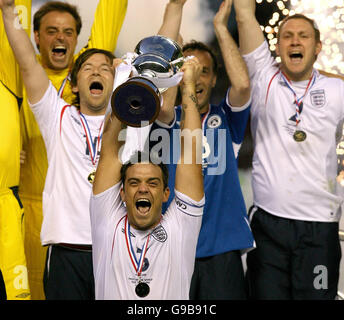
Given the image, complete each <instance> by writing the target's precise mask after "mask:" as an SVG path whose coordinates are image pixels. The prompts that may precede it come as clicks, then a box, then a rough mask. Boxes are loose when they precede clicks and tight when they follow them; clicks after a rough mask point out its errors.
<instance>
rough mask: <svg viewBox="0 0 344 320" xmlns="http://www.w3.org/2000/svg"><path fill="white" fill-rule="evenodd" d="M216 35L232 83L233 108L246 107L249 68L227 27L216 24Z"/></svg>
mask: <svg viewBox="0 0 344 320" xmlns="http://www.w3.org/2000/svg"><path fill="white" fill-rule="evenodd" d="M215 34H216V37H217V39H218V43H219V46H220V49H221V53H222V57H223V60H224V64H225V68H226V72H227V75H228V78H229V80H230V83H231V89H230V97H229V98H230V102H231V105H232V106H233V107H235V106H238V107H240V106H242V105H244V104H245V103H246V102H247V101H248V99H249V98H250V79H249V75H248V71H247V66H246V64H245V61H244V60H243V58H242V56H241V54H240V52H239V49H238V47H237V44H236V43H235V41H234V40H233V38H232V36H231V35H230V33H229V31H228V29H227V26H225V25H217V24H215Z"/></svg>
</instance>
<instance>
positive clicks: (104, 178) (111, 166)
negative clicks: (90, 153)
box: [93, 112, 125, 195]
mask: <svg viewBox="0 0 344 320" xmlns="http://www.w3.org/2000/svg"><path fill="white" fill-rule="evenodd" d="M122 129H125V127H124V125H123V124H122V123H121V122H120V121H119V120H118V119H117V118H116V116H115V115H114V114H112V112H111V113H110V114H108V116H107V117H106V120H105V126H104V131H103V138H102V147H101V151H100V158H99V163H98V167H97V171H96V176H95V179H94V183H93V194H94V195H96V194H99V193H102V192H103V191H105V190H107V189H109V188H111V187H112V186H114V185H115V184H117V183H118V182H119V181H120V180H121V174H120V171H121V167H122V163H121V160H120V155H119V152H120V149H121V147H122V145H123V144H124V139H120V138H119V137H120V133H121V130H122ZM121 140H123V141H121Z"/></svg>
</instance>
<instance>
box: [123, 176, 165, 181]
mask: <svg viewBox="0 0 344 320" xmlns="http://www.w3.org/2000/svg"><path fill="white" fill-rule="evenodd" d="M131 181H135V182H139V181H141V179H139V178H129V179H128V182H131ZM152 181H158V182H160V181H161V179H160V178H158V177H151V178H148V179H147V182H152Z"/></svg>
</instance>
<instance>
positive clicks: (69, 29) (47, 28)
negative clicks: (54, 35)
mask: <svg viewBox="0 0 344 320" xmlns="http://www.w3.org/2000/svg"><path fill="white" fill-rule="evenodd" d="M45 29H46V30H58V29H59V28H58V27H54V26H47V27H46V28H45ZM63 31H75V29H74V28H64V29H63Z"/></svg>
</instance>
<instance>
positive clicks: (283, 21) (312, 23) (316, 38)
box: [277, 13, 320, 42]
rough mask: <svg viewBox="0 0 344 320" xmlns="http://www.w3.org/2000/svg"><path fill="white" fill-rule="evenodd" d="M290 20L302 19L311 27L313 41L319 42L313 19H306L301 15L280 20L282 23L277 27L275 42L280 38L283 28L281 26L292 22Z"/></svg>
mask: <svg viewBox="0 0 344 320" xmlns="http://www.w3.org/2000/svg"><path fill="white" fill-rule="evenodd" d="M292 19H303V20H306V21H308V22H309V24H310V25H311V26H312V28H313V30H314V33H315V41H316V42H320V31H319V29H318V26H317V25H316V23H315V21H314V20H313V19H310V18H308V17H307V16H305V15H303V14H299V13H298V14H294V15H290V16H287V17H286V18H284V19H283V20H282V22H281V23H280V25H279V27H278V33H277V40H278V41H279V40H280V36H281V30H282V28H283V26H284V25H285V24H286V23H287V21H289V20H292Z"/></svg>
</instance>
